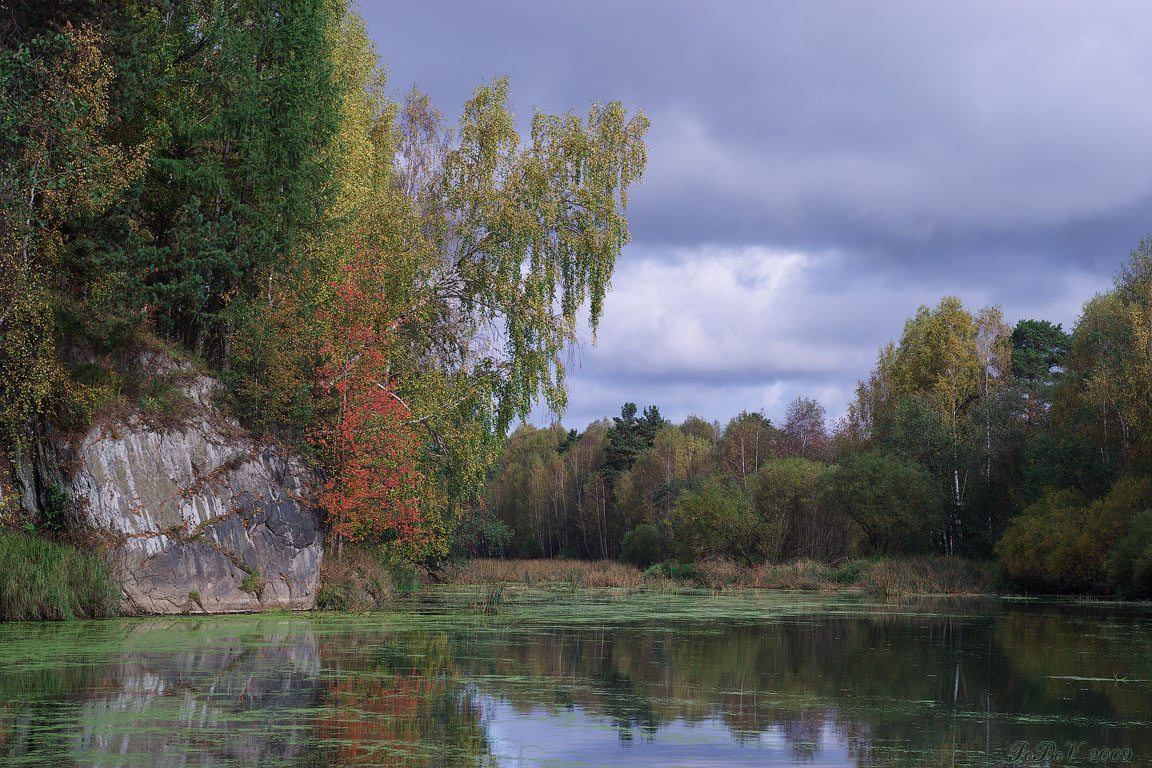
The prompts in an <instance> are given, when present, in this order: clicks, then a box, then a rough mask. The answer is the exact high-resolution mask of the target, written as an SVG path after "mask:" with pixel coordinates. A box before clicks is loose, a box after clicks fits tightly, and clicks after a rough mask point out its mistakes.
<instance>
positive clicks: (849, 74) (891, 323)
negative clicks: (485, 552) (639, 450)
mask: <svg viewBox="0 0 1152 768" xmlns="http://www.w3.org/2000/svg"><path fill="white" fill-rule="evenodd" d="M360 10H361V13H362V15H363V16H364V18H365V21H366V22H367V25H368V32H369V35H370V36H371V37H372V39H373V40H374V41H375V42H376V44H377V46H378V49H379V52H380V55H381V58H382V59H383V60H384V62H385V64H386V65H387V67H388V70H389V89H390V90H391V91H392V92H393V93H394V94H396V95H401V94H403V93H404V92H406V91H407V90H408V89H409V88H410V87H411V86H412V85H413V84H415V85H417V86H418V87H419V88H420V89H421V90H423V91H426V92H427V93H428V94H429V95H430V96H431V97H432V100H433V101H434V102H435V103H436V104H437V105H438V106H439V107H440V109H441V110H442V111H443V112H444V113H445V114H446V115H447V116H449V118H451V119H452V120H455V119H456V118H458V116H459V114H460V109H461V107H462V105H463V104H464V102H465V101H466V100H467V99H468V98H469V97H470V96H471V94H472V90H473V89H474V88H475V87H476V86H478V85H480V84H481V83H484V82H489V81H491V80H492V79H494V78H497V77H507V78H508V79H509V81H510V93H511V101H512V106H513V109H514V110H515V112H516V117H517V120H518V121H519V122H520V124H521V125H522V126H526V125H527V122H528V120H529V119H530V118H531V116H532V113H533V111H534V110H537V109H538V110H541V111H544V112H549V113H562V112H567V111H569V110H575V111H576V112H577V114H586V113H587V110H588V107H589V106H590V105H591V104H592V103H593V102H596V101H600V102H605V101H611V100H618V101H621V102H622V103H623V104H624V106H625V107H626V108H627V109H628V110H630V111H631V110H637V109H639V110H643V112H644V113H645V114H646V115H648V117H649V118H650V119H651V122H652V125H651V129H650V131H649V134H648V137H647V143H648V165H647V170H646V173H645V176H644V181H643V183H642V184H641V185H640V186H639V187H637V188H635V189H633V190H631V192H630V198H631V199H630V202H629V206H628V210H627V216H628V220H629V223H630V225H631V231H632V238H633V242H632V243H631V244H630V245H628V246H627V247H626V248H625V249H624V251H623V253H622V254H621V257H620V259H619V260H618V261H617V265H616V271H615V274H614V276H613V279H612V290H611V292H610V293H609V295H608V297H607V300H606V302H605V307H604V313H603V316H602V318H601V322H600V327H599V331H598V334H597V337H596V343H595V345H593V344H592V338H591V334H590V333H588V332H587V331H585V333H584V334H583V338H584V342H583V343H582V344H581V345H580V346H579V347H578V348H577V349H574V350H573V351H572V353H571V356H570V362H569V363H568V366H567V367H568V392H569V406H568V410H567V412H566V413H565V414H563V423H564V424H565V426H567V427H575V428H577V429H583V428H584V427H585V426H586V425H587V424H588V423H589V422H591V421H593V420H595V419H598V418H604V417H607V416H611V415H614V414H619V412H620V407H621V405H622V404H623V403H624V402H626V401H633V402H636V403H638V404H639V405H640V407H641V408H643V407H644V406H646V405H649V404H654V405H657V406H659V408H660V410H661V413H662V414H663V415H664V416H665V417H666V418H669V419H672V420H674V421H677V422H678V421H681V420H682V419H683V418H684V417H685V416H687V415H689V414H695V415H698V416H701V417H703V418H705V419H708V420H710V421H711V420H719V421H721V422H722V423H724V422H726V421H727V420H728V419H729V418H731V417H732V416H734V415H736V414H737V413H739V412H740V411H762V412H763V413H764V414H765V415H767V416H768V417H770V418H772V419H773V421H775V422H778V423H779V422H781V421H782V420H783V415H784V413H785V410H786V408H787V406H788V404H789V403H790V402H791V401H792V400H793V399H795V398H796V397H800V396H804V397H814V398H816V399H818V400H819V401H820V402H821V403H822V404H824V406H825V407H826V408H827V410H828V414H829V417H830V418H835V417H837V416H839V415H841V414H842V413H843V412H844V411H845V408H846V406H847V403H848V400H849V399H850V398H851V396H852V391H853V389H854V387H855V384H856V381H857V380H858V379H861V378H865V377H866V376H867V375H868V373H869V371H870V370H871V368H872V365H873V363H874V362H875V359H876V353H877V350H878V349H879V347H880V346H881V345H883V344H885V343H887V342H888V341H894V340H897V339H898V338H899V336H900V333H901V330H902V328H903V325H904V321H905V320H906V319H907V318H908V317H910V316H912V315H913V314H914V313H915V312H916V309H917V308H918V307H919V306H921V305H924V304H927V305H935V304H937V303H938V302H939V301H940V299H941V298H943V297H944V296H948V295H953V296H958V297H959V298H960V299H961V300H962V301H963V302H964V304H965V306H966V307H968V308H969V309H970V310H972V311H973V312H975V311H976V310H978V309H979V308H980V307H983V306H987V305H1000V306H1001V307H1002V308H1003V312H1004V316H1005V319H1006V320H1007V321H1008V322H1009V323H1015V322H1016V321H1017V320H1020V319H1028V318H1037V319H1046V320H1050V321H1052V322H1059V323H1062V324H1063V325H1064V327H1065V329H1067V330H1070V329H1071V328H1072V327H1073V326H1074V325H1075V323H1076V320H1077V318H1078V316H1079V312H1080V308H1081V307H1082V305H1083V304H1084V302H1085V301H1087V300H1088V299H1089V298H1091V297H1092V296H1093V295H1094V294H1096V293H1098V292H1102V291H1105V290H1108V289H1109V288H1110V287H1111V284H1112V277H1113V275H1114V274H1115V272H1116V271H1117V270H1118V269H1119V267H1120V265H1121V264H1122V263H1123V261H1124V259H1125V258H1126V257H1127V254H1128V252H1129V251H1130V250H1132V249H1133V248H1135V247H1136V246H1137V245H1138V244H1139V242H1140V239H1141V238H1142V237H1143V236H1144V235H1146V234H1148V233H1150V232H1152V3H1148V2H1146V1H1145V0H1135V1H1133V2H1107V1H1103V2H1101V1H1095V2H1091V3H1087V2H1061V1H1060V0H1036V1H1035V2H1006V1H1005V0H995V1H994V2H979V1H978V0H966V2H964V3H955V2H952V3H944V2H933V1H931V0H909V1H908V2H898V1H895V0H885V1H884V2H868V1H866V0H853V1H851V2H849V0H843V2H824V1H823V0H804V2H792V1H791V0H789V1H788V2H770V1H768V0H714V1H712V2H703V1H700V2H679V1H677V0H653V1H651V2H649V1H635V2H634V1H632V0H606V1H603V2H601V1H600V0H591V1H589V0H581V1H580V2H545V1H543V0H524V1H522V2H519V1H518V2H511V1H505V0H485V2H475V0H466V1H465V0H461V1H460V2H438V1H437V0H425V1H424V2H420V3H407V4H404V5H403V6H398V5H396V4H393V3H383V2H371V0H363V1H362V3H361V7H360ZM550 420H551V415H550V414H548V413H547V412H546V411H545V410H544V409H538V411H537V413H535V414H534V416H533V421H534V422H535V423H537V424H538V425H539V424H544V423H548V422H549V421H550Z"/></svg>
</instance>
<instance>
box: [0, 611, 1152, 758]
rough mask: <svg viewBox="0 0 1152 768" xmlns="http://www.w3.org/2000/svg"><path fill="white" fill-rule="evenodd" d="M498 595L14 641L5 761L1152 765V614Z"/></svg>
mask: <svg viewBox="0 0 1152 768" xmlns="http://www.w3.org/2000/svg"><path fill="white" fill-rule="evenodd" d="M481 592H482V590H480V589H478V588H472V589H468V588H431V589H425V590H424V591H422V592H420V593H418V594H416V595H413V596H410V597H407V598H404V599H403V600H402V601H401V602H400V604H399V606H398V610H397V611H395V612H391V613H386V614H369V615H335V614H295V615H292V614H279V615H260V616H223V617H179V618H165V619H158V618H149V619H120V620H115V621H101V622H73V623H66V624H8V625H0V765H2V766H5V767H7V766H37V767H39V766H45V767H47V766H53V767H55V766H165V767H167V766H173V767H175V766H181V767H188V768H191V767H192V766H196V767H198V768H210V767H211V768H214V767H215V766H314V767H319V766H324V767H325V768H334V767H336V766H379V765H395V766H518V767H524V766H766V765H798V764H799V765H806V766H841V765H846V766H857V765H859V766H897V765H908V766H925V765H931V766H952V765H957V766H959V765H981V766H983V765H1052V766H1057V765H1099V764H1101V763H1102V762H1110V763H1111V764H1114V765H1119V764H1130V765H1149V764H1152V682H1150V680H1152V612H1150V611H1149V609H1148V607H1147V606H1138V605H1133V604H1120V603H1101V602H1071V601H1069V602H1056V601H1031V600H1011V599H993V598H974V599H927V598H923V599H905V600H901V601H898V602H883V601H876V600H873V599H869V598H866V597H863V596H844V595H835V596H828V595H820V594H816V593H791V592H753V591H747V592H724V593H719V594H712V593H709V592H702V591H689V590H679V591H674V592H665V593H625V592H622V591H612V590H603V591H597V590H587V589H584V590H572V591H569V590H565V589H560V588H557V589H554V590H552V591H548V590H542V589H523V590H519V591H506V592H505V593H504V602H503V604H502V605H501V608H500V611H499V612H498V613H497V614H495V615H485V614H481V613H480V612H479V611H478V609H477V607H476V606H477V604H479V603H482V602H483V599H482V595H481Z"/></svg>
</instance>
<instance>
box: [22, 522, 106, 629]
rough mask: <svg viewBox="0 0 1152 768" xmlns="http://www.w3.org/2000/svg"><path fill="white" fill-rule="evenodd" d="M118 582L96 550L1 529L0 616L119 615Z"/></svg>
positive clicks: (29, 618) (41, 618)
mask: <svg viewBox="0 0 1152 768" xmlns="http://www.w3.org/2000/svg"><path fill="white" fill-rule="evenodd" d="M119 604H120V584H119V582H118V581H117V580H116V578H115V576H114V575H113V574H112V572H111V570H110V569H109V567H108V564H107V563H106V562H104V559H103V558H102V557H101V556H100V555H99V554H96V553H92V552H83V551H81V550H80V549H77V548H76V547H75V546H72V545H71V544H61V543H56V542H53V541H49V540H47V539H45V538H42V537H40V536H36V535H34V534H31V533H27V532H10V531H4V530H0V621H57V620H68V619H74V618H75V619H103V618H112V617H115V616H117V615H118V612H119V611H118V608H119Z"/></svg>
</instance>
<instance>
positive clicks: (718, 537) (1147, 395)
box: [477, 240, 1152, 596]
mask: <svg viewBox="0 0 1152 768" xmlns="http://www.w3.org/2000/svg"><path fill="white" fill-rule="evenodd" d="M1150 388H1152V240H1144V241H1143V242H1141V243H1140V244H1139V246H1138V248H1137V249H1136V250H1134V251H1133V252H1132V253H1131V255H1130V257H1129V259H1128V261H1127V262H1126V263H1125V265H1124V266H1123V267H1122V268H1121V270H1120V271H1119V273H1118V274H1117V275H1116V279H1115V287H1114V288H1113V290H1111V291H1109V292H1108V293H1106V294H1103V295H1098V296H1095V297H1093V298H1092V299H1091V300H1089V301H1088V302H1087V303H1086V304H1085V305H1084V307H1083V311H1082V315H1081V317H1080V320H1079V322H1078V323H1077V325H1076V327H1075V328H1074V329H1073V330H1072V332H1071V333H1070V334H1069V333H1066V332H1065V331H1064V330H1063V328H1062V327H1061V326H1060V325H1059V324H1052V323H1051V322H1048V321H1046V320H1032V319H1029V320H1021V321H1019V322H1018V323H1016V325H1015V326H1014V327H1012V326H1009V325H1008V324H1007V323H1006V322H1005V321H1004V318H1003V313H1002V310H1001V308H1000V307H986V308H983V309H981V310H979V311H976V312H973V311H971V310H969V309H966V308H965V307H964V306H963V304H962V303H961V302H960V301H959V300H958V299H956V298H954V297H946V298H944V299H943V300H941V301H940V303H939V304H938V305H937V306H935V307H926V306H925V307H920V309H919V310H918V311H917V312H916V314H915V316H913V317H912V318H910V319H909V320H908V321H907V323H906V324H905V326H904V329H903V332H902V333H901V335H900V336H899V340H898V341H896V342H893V343H889V344H888V345H886V346H884V347H883V348H882V349H880V351H879V354H878V356H877V360H876V365H875V367H874V369H873V370H872V371H871V373H870V374H869V375H868V376H867V378H865V379H863V380H861V381H860V382H859V383H858V385H857V388H856V392H855V397H854V398H853V400H852V401H851V402H850V403H849V406H848V409H847V413H846V414H845V416H843V417H842V418H840V419H837V420H835V421H834V422H831V423H830V420H829V419H828V418H827V412H826V410H825V408H824V406H823V405H821V404H820V403H819V402H817V401H815V400H813V399H810V398H803V397H801V398H797V399H796V400H794V401H793V402H792V403H791V404H790V405H789V406H788V408H787V411H786V415H785V417H784V419H783V423H780V424H773V423H772V421H771V420H770V419H767V418H765V417H764V415H763V413H762V412H754V411H742V412H740V413H739V414H738V415H736V416H734V417H732V418H731V419H730V420H729V421H728V422H727V424H720V423H718V422H711V423H710V422H708V421H706V420H704V419H701V418H698V417H694V416H689V417H688V418H687V419H685V420H684V421H683V423H681V424H673V423H671V422H669V421H667V420H666V419H664V418H663V417H662V416H661V415H660V411H659V408H658V407H657V406H655V405H649V406H647V407H646V408H644V410H643V411H639V410H638V408H637V405H636V404H635V403H626V404H624V406H623V407H622V408H621V411H620V415H618V416H613V417H612V418H610V419H608V418H605V419H601V420H599V421H597V422H594V423H592V424H591V425H589V426H588V428H587V429H585V430H584V431H583V432H582V433H577V431H576V430H568V431H565V430H564V428H563V427H562V426H560V425H559V424H556V425H553V426H552V427H549V428H547V429H536V428H534V427H532V426H529V425H523V426H520V427H519V428H518V429H517V430H516V431H515V432H514V433H512V435H511V436H510V437H509V439H508V442H507V444H506V446H505V449H504V453H503V455H502V456H501V458H500V460H499V467H498V470H497V473H496V476H495V478H494V479H493V481H492V482H491V485H490V491H489V499H490V509H491V510H492V512H489V513H487V515H488V516H487V517H486V518H484V519H485V520H486V521H487V522H486V523H485V525H483V526H479V527H478V528H477V532H478V535H479V536H478V539H477V544H478V545H479V547H480V548H481V551H483V552H484V553H485V554H489V555H493V556H497V555H500V556H506V555H518V556H529V557H556V556H567V557H573V558H621V559H623V560H626V561H629V562H632V563H635V564H636V565H639V566H649V565H651V564H653V563H656V562H660V561H664V560H667V559H670V558H671V559H676V560H678V561H680V562H693V561H698V560H701V559H704V558H709V557H723V558H728V559H730V560H733V561H736V562H738V563H742V564H744V565H747V566H755V565H758V564H761V563H765V562H781V561H789V560H796V559H809V560H816V561H819V562H825V563H837V562H844V561H846V560H848V559H850V558H861V557H884V556H898V555H918V554H939V555H955V556H962V557H966V558H973V559H979V560H996V561H997V562H998V564H999V566H1000V568H1001V571H1002V574H1003V577H1004V578H1005V579H1006V582H1007V585H1008V586H1010V587H1012V588H1015V589H1023V590H1027V591H1036V592H1072V593H1106V594H1116V593H1118V594H1121V595H1129V596H1137V595H1138V596H1148V595H1152V479H1150V478H1149V459H1150V458H1152V456H1150V449H1152V434H1150V433H1149V425H1150V422H1149V418H1150V417H1152V413H1150V408H1152V390H1150Z"/></svg>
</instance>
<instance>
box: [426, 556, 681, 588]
mask: <svg viewBox="0 0 1152 768" xmlns="http://www.w3.org/2000/svg"><path fill="white" fill-rule="evenodd" d="M437 575H438V577H439V579H440V580H441V581H443V582H445V583H448V584H495V583H509V584H525V585H528V586H532V585H539V584H550V585H551V584H564V585H566V586H567V588H568V589H569V590H572V591H576V590H579V589H581V588H583V587H625V588H637V587H642V586H648V585H652V584H655V583H657V582H663V581H665V579H664V578H663V577H659V576H656V577H652V576H646V575H645V574H644V572H643V571H641V570H640V569H639V568H637V567H636V566H634V565H628V564H627V563H618V562H616V561H614V560H594V561H586V560H543V559H541V560H485V559H477V560H469V561H467V562H465V563H462V564H452V565H446V566H444V567H443V568H442V569H441V570H440V572H439V574H437Z"/></svg>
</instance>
